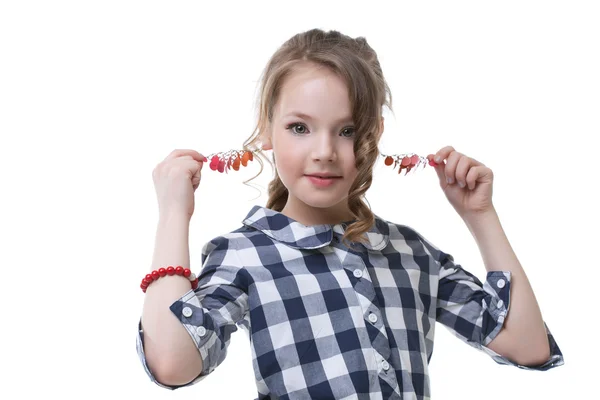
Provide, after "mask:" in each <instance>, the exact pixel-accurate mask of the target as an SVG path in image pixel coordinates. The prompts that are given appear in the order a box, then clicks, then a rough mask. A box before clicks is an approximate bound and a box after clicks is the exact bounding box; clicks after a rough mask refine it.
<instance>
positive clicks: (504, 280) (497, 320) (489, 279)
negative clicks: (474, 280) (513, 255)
mask: <svg viewBox="0 0 600 400" xmlns="http://www.w3.org/2000/svg"><path fill="white" fill-rule="evenodd" d="M511 277H512V276H511V273H510V271H490V272H488V273H487V276H486V280H485V283H484V284H483V290H484V291H485V292H486V293H487V294H488V295H489V297H488V299H489V300H488V301H486V299H483V309H484V311H483V315H482V319H483V320H482V326H481V334H482V341H481V343H482V344H483V345H484V346H486V345H487V344H489V343H490V342H491V341H492V340H493V339H494V338H495V337H496V336H498V333H500V330H502V327H503V326H504V320H505V319H506V315H507V314H508V310H509V308H510V284H511Z"/></svg>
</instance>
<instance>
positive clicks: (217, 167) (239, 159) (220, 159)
mask: <svg viewBox="0 0 600 400" xmlns="http://www.w3.org/2000/svg"><path fill="white" fill-rule="evenodd" d="M252 160H254V154H253V153H252V152H251V151H248V150H229V151H227V152H219V153H217V154H215V155H213V156H212V157H211V158H210V164H209V167H210V169H211V170H213V171H219V172H225V173H227V172H228V171H229V170H231V169H233V170H234V171H239V169H240V164H241V165H242V166H243V167H246V166H247V165H248V162H249V161H252Z"/></svg>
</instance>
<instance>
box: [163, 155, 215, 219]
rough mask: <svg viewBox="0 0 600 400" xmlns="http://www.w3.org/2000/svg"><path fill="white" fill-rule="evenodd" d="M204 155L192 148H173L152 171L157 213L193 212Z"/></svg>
mask: <svg viewBox="0 0 600 400" xmlns="http://www.w3.org/2000/svg"><path fill="white" fill-rule="evenodd" d="M205 161H207V159H206V158H205V157H204V156H203V155H202V154H200V153H198V152H197V151H195V150H188V149H184V150H173V151H172V152H171V154H169V155H168V156H167V157H166V158H165V159H164V160H163V161H162V162H160V163H159V164H158V165H157V166H156V167H155V168H154V170H153V171H152V179H153V180H154V188H155V189H156V196H157V200H158V210H159V214H160V215H167V214H172V213H180V214H184V215H186V216H188V217H189V218H191V217H192V214H194V192H195V190H196V189H197V188H198V186H199V185H200V179H201V174H200V171H201V170H202V165H203V164H204V162H205Z"/></svg>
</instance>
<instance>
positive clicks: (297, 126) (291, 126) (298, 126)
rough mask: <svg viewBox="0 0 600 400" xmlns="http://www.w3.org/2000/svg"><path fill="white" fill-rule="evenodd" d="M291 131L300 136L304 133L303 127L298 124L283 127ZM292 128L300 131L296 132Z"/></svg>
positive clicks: (304, 128)
mask: <svg viewBox="0 0 600 400" xmlns="http://www.w3.org/2000/svg"><path fill="white" fill-rule="evenodd" d="M290 128H291V129H292V132H293V133H295V134H297V135H302V134H303V133H306V127H305V126H304V125H301V124H298V123H294V124H290V125H288V126H286V127H285V129H288V130H289V129H290ZM294 128H301V131H300V132H298V130H297V129H294Z"/></svg>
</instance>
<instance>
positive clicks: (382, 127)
mask: <svg viewBox="0 0 600 400" xmlns="http://www.w3.org/2000/svg"><path fill="white" fill-rule="evenodd" d="M384 120H385V118H384V117H381V124H380V125H379V133H378V134H377V141H379V139H381V135H382V134H383V130H384V129H385V124H384V123H383V121H384Z"/></svg>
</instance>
